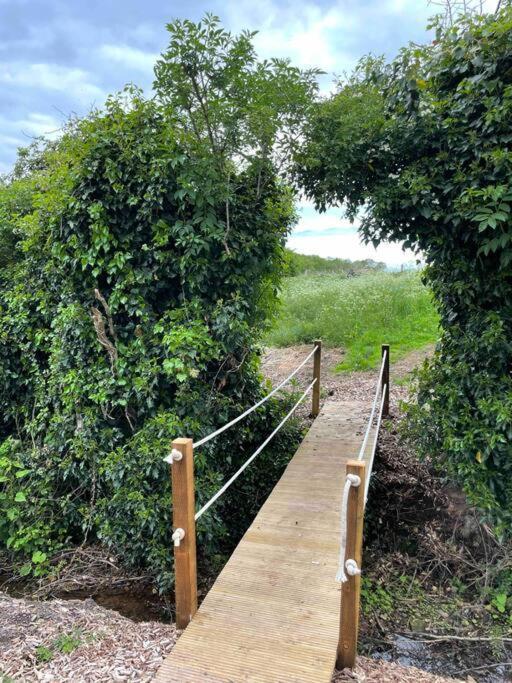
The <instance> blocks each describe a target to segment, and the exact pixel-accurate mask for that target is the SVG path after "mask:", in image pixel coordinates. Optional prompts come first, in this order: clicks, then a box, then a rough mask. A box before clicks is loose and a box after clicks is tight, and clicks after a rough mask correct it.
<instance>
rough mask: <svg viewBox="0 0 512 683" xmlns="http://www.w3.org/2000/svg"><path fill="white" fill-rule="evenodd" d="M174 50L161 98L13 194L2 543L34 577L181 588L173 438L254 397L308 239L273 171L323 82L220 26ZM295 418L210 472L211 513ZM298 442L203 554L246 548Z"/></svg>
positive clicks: (0, 465) (4, 220)
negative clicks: (109, 571) (102, 555)
mask: <svg viewBox="0 0 512 683" xmlns="http://www.w3.org/2000/svg"><path fill="white" fill-rule="evenodd" d="M169 30H170V44H169V48H168V50H167V51H166V52H165V53H164V54H163V55H162V57H161V59H160V60H159V61H158V63H157V65H156V69H155V77H156V80H155V84H154V89H155V92H156V96H155V97H154V98H153V99H151V100H149V101H148V100H145V99H144V98H143V97H142V95H141V93H140V92H139V91H138V90H137V89H136V88H134V87H129V88H127V89H126V90H125V91H124V92H123V93H122V94H120V95H118V96H116V97H111V98H109V99H108V101H107V103H106V105H105V107H104V109H103V110H102V111H100V112H93V113H92V114H91V115H90V116H89V117H88V118H87V119H84V120H81V121H74V122H70V124H69V126H68V128H67V130H66V131H65V132H64V134H63V136H62V138H61V139H60V140H59V141H58V143H51V144H46V145H45V144H44V143H40V144H37V145H34V146H33V147H32V148H29V149H28V150H26V151H24V152H22V154H21V156H20V160H19V162H18V164H17V166H16V168H15V170H14V172H13V174H12V176H11V177H10V178H8V179H6V180H5V181H4V182H3V185H2V186H1V187H0V219H1V224H2V228H1V229H3V230H5V231H6V232H7V233H8V234H10V235H11V236H12V239H13V240H14V243H15V249H14V252H13V255H12V258H11V259H10V260H9V259H8V258H7V257H5V258H4V256H2V255H1V254H0V259H3V265H4V270H3V272H2V278H1V281H0V329H1V332H0V401H1V407H2V410H1V415H2V423H1V425H0V437H1V445H0V477H1V479H0V545H1V546H3V547H4V548H6V549H7V550H8V551H9V552H10V553H13V554H15V556H16V558H18V559H20V558H24V564H23V568H22V573H23V574H28V573H30V572H33V573H34V574H36V575H38V574H40V573H42V572H44V571H47V570H48V569H49V568H50V567H51V563H52V561H53V560H52V557H54V556H55V553H57V552H58V551H59V550H61V549H62V548H64V547H67V546H69V545H72V544H74V543H79V542H83V541H84V540H88V541H97V540H99V541H101V542H102V543H103V544H104V545H105V546H107V547H109V548H112V549H113V550H114V551H118V552H120V553H121V554H122V556H123V558H125V560H126V561H127V562H129V563H131V564H132V565H135V566H142V567H146V568H147V569H148V570H149V571H151V572H152V573H153V574H155V575H156V576H158V578H159V581H160V586H161V587H162V588H164V587H165V588H167V589H168V588H169V586H170V584H171V583H172V580H173V575H172V566H171V565H170V555H171V553H170V548H171V541H170V532H171V520H170V509H171V492H170V490H169V476H168V466H167V465H165V463H163V461H162V459H163V457H164V456H165V455H166V454H167V453H168V451H169V446H170V440H171V439H172V438H175V437H177V436H190V437H194V438H198V437H200V436H201V435H204V434H205V433H207V432H209V431H210V430H211V429H214V428H215V427H217V426H219V425H220V424H222V423H224V422H226V421H227V420H229V419H230V418H231V417H233V416H234V415H235V414H238V413H239V412H241V411H242V410H243V409H244V408H245V407H246V406H247V405H248V404H250V403H252V402H254V401H255V400H257V398H259V397H260V396H261V394H262V387H261V382H260V379H261V378H260V376H259V370H258V357H257V351H256V349H257V344H258V341H259V339H260V337H261V334H262V331H263V330H264V328H265V325H266V321H267V319H268V318H269V317H270V316H271V315H272V312H273V310H274V306H275V292H276V288H277V286H278V284H279V278H280V273H281V271H282V266H283V258H284V257H283V249H284V242H285V239H286V236H287V234H288V232H289V230H290V228H291V226H292V225H293V222H294V220H295V214H294V210H293V203H292V200H293V195H292V193H291V191H290V189H289V188H288V187H287V186H286V185H285V183H284V181H283V180H282V178H281V177H280V175H279V174H278V171H277V163H278V162H279V154H280V153H281V150H282V149H284V147H285V146H286V145H287V144H291V143H287V142H286V141H287V140H293V139H294V135H297V134H298V131H297V129H296V128H295V123H296V122H297V121H298V120H299V118H300V119H302V118H303V113H304V108H305V107H306V106H307V103H308V102H309V101H310V100H311V94H312V91H313V90H314V74H312V73H302V72H300V71H298V70H297V69H294V68H293V67H291V66H290V65H289V64H288V63H287V62H283V61H271V62H258V61H257V60H256V57H255V54H254V50H253V48H252V46H251V41H250V37H251V36H250V35H248V34H243V35H242V36H238V37H237V36H232V35H231V34H229V33H227V32H225V31H223V29H222V28H221V27H220V26H219V24H218V20H216V19H215V18H213V17H207V18H206V20H205V21H204V22H203V23H199V24H193V23H191V22H176V23H174V24H172V25H170V26H169ZM277 90H282V93H283V97H280V98H277V101H276V98H275V97H274V95H275V92H276V91H277ZM277 142H279V144H274V143H277ZM287 403H288V402H287V401H286V400H285V401H283V402H279V401H272V402H269V403H268V404H266V405H265V406H264V407H263V408H262V409H261V410H259V411H258V414H257V415H253V416H252V417H253V419H252V420H249V421H247V422H245V423H244V424H243V425H241V426H240V428H237V429H234V430H233V431H232V432H231V433H230V435H229V437H228V439H227V440H224V442H223V444H222V448H221V447H220V446H219V445H217V444H216V443H215V442H214V443H213V444H212V445H209V446H208V447H207V448H204V449H203V450H202V451H201V452H199V454H198V456H197V459H196V465H195V467H196V477H197V482H196V483H197V489H198V502H199V503H201V502H202V501H204V500H205V499H206V498H208V497H209V495H210V494H211V493H212V492H213V491H214V490H215V489H216V488H217V487H218V485H219V484H220V482H221V481H223V480H224V479H225V478H226V475H227V474H228V473H230V472H232V471H233V470H234V469H236V467H237V466H238V465H239V464H240V463H241V462H242V461H243V460H244V459H245V457H246V456H247V454H248V453H249V452H250V451H251V449H252V448H253V447H254V445H255V444H256V443H259V442H260V441H261V440H262V436H263V435H267V434H268V432H269V431H271V429H272V427H273V426H274V425H275V424H276V421H277V420H278V419H279V417H280V416H281V415H282V413H283V410H286V408H287ZM297 434H298V432H297V428H296V426H293V425H291V426H290V428H289V429H287V430H285V432H284V434H283V435H282V436H281V437H280V438H279V439H278V440H277V441H276V442H275V444H274V448H275V451H274V452H273V453H272V454H270V452H267V453H265V454H263V456H262V458H261V460H260V463H259V464H258V465H256V466H255V468H254V471H253V474H252V479H251V477H250V476H249V477H248V478H246V479H245V480H244V481H245V484H244V483H242V484H241V485H240V486H241V487H242V488H243V487H244V486H245V487H246V489H245V493H246V494H247V497H248V500H249V503H248V504H244V506H240V505H238V506H236V509H235V510H234V512H233V520H232V524H230V529H229V530H228V529H227V527H226V526H225V525H224V524H223V520H224V518H223V516H222V515H223V510H224V509H228V507H229V505H232V502H231V503H230V499H229V497H228V498H227V499H226V500H225V501H223V503H221V504H219V505H218V506H216V507H215V510H214V511H212V514H211V515H209V516H208V519H206V520H205V530H204V531H202V530H201V529H200V533H201V534H202V537H201V539H200V540H201V541H204V543H203V544H201V547H202V548H203V549H206V550H208V551H212V550H215V548H216V544H219V543H222V542H224V541H226V539H229V538H230V534H232V535H233V536H235V535H236V533H239V532H240V530H241V529H242V528H243V525H244V524H246V523H247V519H248V516H249V515H250V514H252V513H253V512H254V505H253V501H254V500H257V499H258V497H259V495H260V492H264V491H267V490H268V488H269V486H271V485H272V477H275V476H277V473H278V472H279V471H280V468H282V467H283V465H284V462H285V460H286V455H287V453H289V452H290V450H291V448H290V447H291V446H292V445H293V443H294V440H295V438H296V437H297ZM226 453H229V456H227V455H226ZM269 463H271V464H270V466H269ZM247 482H251V484H250V485H249V484H247Z"/></svg>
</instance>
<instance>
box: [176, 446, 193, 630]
mask: <svg viewBox="0 0 512 683" xmlns="http://www.w3.org/2000/svg"><path fill="white" fill-rule="evenodd" d="M172 449H173V455H174V457H172V464H171V479H172V524H173V529H174V531H173V536H172V537H173V541H174V574H175V595H176V626H177V628H185V627H186V626H187V625H188V624H189V622H190V620H191V619H192V617H193V616H194V614H195V613H196V612H197V565H196V522H195V491H194V446H193V443H192V439H175V440H174V441H173V442H172ZM178 453H181V458H180V457H179V456H178Z"/></svg>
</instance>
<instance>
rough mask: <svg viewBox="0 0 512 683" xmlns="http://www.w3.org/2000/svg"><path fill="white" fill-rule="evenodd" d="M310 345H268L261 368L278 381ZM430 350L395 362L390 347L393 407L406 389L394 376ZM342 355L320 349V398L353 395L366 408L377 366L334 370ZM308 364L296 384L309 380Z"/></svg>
mask: <svg viewBox="0 0 512 683" xmlns="http://www.w3.org/2000/svg"><path fill="white" fill-rule="evenodd" d="M310 351H311V346H309V345H300V346H289V347H286V348H271V349H267V351H266V353H265V355H264V356H263V359H262V370H263V373H264V375H265V376H266V377H268V378H269V379H270V380H271V381H272V383H273V384H274V385H275V384H278V383H279V382H281V381H282V380H283V379H284V378H285V377H287V376H288V375H289V374H290V373H291V372H293V370H295V368H296V367H297V366H298V365H299V364H300V362H301V361H302V360H303V359H304V358H305V357H306V356H307V355H308V353H310ZM431 353H432V347H431V346H428V347H425V348H424V349H421V350H418V351H413V352H412V353H410V354H408V355H407V356H405V357H404V358H401V359H400V360H398V361H396V362H394V361H393V349H391V365H390V385H391V387H392V390H391V395H390V401H391V408H393V407H396V406H397V404H398V401H399V400H401V399H403V398H405V397H406V395H407V390H406V389H405V388H404V387H403V386H401V385H397V384H396V382H397V380H403V379H404V378H405V377H406V376H407V375H408V374H409V373H410V372H411V371H412V370H413V369H414V368H416V367H417V366H418V365H420V363H421V362H422V361H423V360H424V359H425V358H427V356H428V355H430V354H431ZM342 359H343V353H342V352H341V351H340V350H338V349H326V348H324V349H322V376H321V391H322V398H323V400H325V399H326V398H328V397H331V396H332V397H335V398H338V399H346V400H350V399H354V400H361V401H368V402H369V403H368V410H370V407H371V401H372V399H373V395H374V393H375V386H376V380H377V374H378V370H368V371H362V372H345V373H340V372H336V367H337V366H338V365H339V363H340V361H341V360H342ZM311 372H312V371H311V368H310V367H309V366H307V367H305V368H304V369H302V370H301V371H300V372H299V373H298V375H296V377H297V380H298V381H297V384H298V386H299V387H300V388H305V387H306V386H307V385H308V383H309V382H310V381H311Z"/></svg>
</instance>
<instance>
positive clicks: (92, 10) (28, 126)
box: [0, 0, 434, 265]
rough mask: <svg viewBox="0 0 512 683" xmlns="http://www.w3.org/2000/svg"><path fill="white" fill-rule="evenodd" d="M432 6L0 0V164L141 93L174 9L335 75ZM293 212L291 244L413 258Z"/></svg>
mask: <svg viewBox="0 0 512 683" xmlns="http://www.w3.org/2000/svg"><path fill="white" fill-rule="evenodd" d="M433 10H434V8H433V7H432V6H429V5H428V2H427V0H337V1H330V0H317V1H311V2H297V0H296V1H295V2H292V1H287V0H285V1H278V0H274V1H273V0H259V1H258V2H254V0H223V1H222V2H220V1H217V0H215V1H211V0H210V1H208V2H205V1H203V0H187V1H186V2H185V1H182V0H180V1H177V0H171V1H167V2H165V1H162V0H144V2H142V1H141V0H102V1H100V0H88V1H87V2H83V1H80V0H67V1H64V0H46V1H42V0H0V173H2V172H7V171H9V169H10V168H11V166H12V163H13V161H14V159H15V156H16V149H17V147H18V146H20V145H25V144H27V143H28V142H30V138H31V137H33V136H36V135H41V134H49V135H52V134H53V135H55V134H57V133H56V131H58V129H59V128H60V127H61V126H62V123H63V122H64V121H65V120H66V118H67V117H68V116H69V115H71V114H78V115H81V114H85V113H86V112H87V111H88V110H89V109H90V108H91V107H92V106H100V105H101V104H102V102H103V101H104V100H105V97H106V96H107V95H108V94H109V93H111V92H114V91H116V90H119V89H120V88H122V86H123V85H124V84H125V83H127V82H130V81H131V82H134V83H136V84H137V85H140V86H141V87H143V88H144V89H146V90H148V91H149V89H150V87H151V82H152V67H153V63H154V60H155V57H156V56H157V55H158V53H159V52H160V51H161V50H162V49H163V48H164V47H165V46H166V43H167V34H166V30H165V24H166V23H167V22H168V21H170V20H171V19H172V18H174V17H189V18H191V19H199V18H200V17H201V16H202V15H203V14H204V13H205V12H213V13H215V14H218V15H219V16H220V17H221V19H222V21H223V23H224V25H225V26H227V27H228V28H230V29H232V30H233V31H239V30H240V29H242V28H250V29H252V30H258V31H259V34H258V36H257V37H256V40H255V43H256V47H257V49H258V51H259V53H260V54H261V56H262V57H269V56H289V57H290V58H291V59H292V60H293V61H294V62H295V63H297V64H299V65H301V66H319V67H321V68H322V69H324V70H325V71H326V72H328V74H341V73H343V72H344V71H347V70H350V69H351V68H352V67H353V66H354V64H355V63H356V61H357V60H358V59H359V57H361V56H362V55H363V54H365V53H367V52H373V53H374V54H385V55H387V56H388V57H392V56H393V55H394V54H395V53H396V52H397V50H398V49H399V48H400V46H402V45H404V44H406V43H407V42H408V41H415V42H424V41H425V40H427V39H428V36H427V33H426V30H425V26H426V23H427V19H428V17H429V16H431V15H432V14H433ZM330 80H331V77H330V76H328V77H326V80H325V82H324V87H328V85H329V82H330ZM301 211H302V217H301V220H300V222H299V224H298V226H297V228H296V229H295V231H294V234H293V235H292V237H291V239H290V246H291V247H292V248H294V249H296V250H297V251H301V252H303V253H319V254H321V255H326V256H327V255H330V256H340V257H344V258H354V259H355V258H363V257H366V256H367V257H370V258H380V259H381V260H386V261H387V262H388V263H390V264H392V265H397V264H399V263H401V262H405V261H409V260H411V259H412V258H413V257H412V255H411V254H404V253H402V251H401V249H400V247H399V245H388V246H386V245H384V246H383V247H380V248H379V249H378V250H377V252H375V250H374V249H373V248H372V247H364V246H362V245H361V244H360V242H359V239H358V237H357V232H356V227H355V226H351V225H350V224H349V223H348V221H346V220H345V219H343V218H342V217H341V216H340V211H339V210H332V211H329V212H328V213H327V214H324V215H319V214H317V213H316V212H315V211H314V210H313V209H312V207H311V206H308V205H307V204H304V205H302V207H301Z"/></svg>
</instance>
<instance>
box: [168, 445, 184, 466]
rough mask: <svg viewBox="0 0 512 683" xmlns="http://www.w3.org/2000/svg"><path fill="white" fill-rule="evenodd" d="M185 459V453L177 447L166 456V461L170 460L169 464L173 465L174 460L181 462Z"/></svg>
mask: <svg viewBox="0 0 512 683" xmlns="http://www.w3.org/2000/svg"><path fill="white" fill-rule="evenodd" d="M182 459H183V453H182V452H181V451H179V450H178V449H177V448H173V449H172V451H171V452H170V453H169V455H167V456H166V457H165V458H164V462H168V463H169V465H172V464H173V462H179V461H180V460H182Z"/></svg>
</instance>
